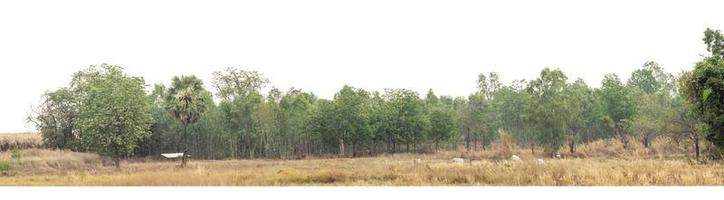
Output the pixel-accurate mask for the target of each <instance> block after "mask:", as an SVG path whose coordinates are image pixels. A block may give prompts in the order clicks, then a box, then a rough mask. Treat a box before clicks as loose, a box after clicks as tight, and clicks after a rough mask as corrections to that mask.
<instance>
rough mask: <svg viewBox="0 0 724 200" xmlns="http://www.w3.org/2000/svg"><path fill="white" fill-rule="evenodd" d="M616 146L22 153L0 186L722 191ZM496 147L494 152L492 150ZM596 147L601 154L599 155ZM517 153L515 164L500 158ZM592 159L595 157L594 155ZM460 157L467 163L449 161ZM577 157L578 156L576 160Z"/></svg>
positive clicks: (702, 171)
mask: <svg viewBox="0 0 724 200" xmlns="http://www.w3.org/2000/svg"><path fill="white" fill-rule="evenodd" d="M619 147H620V144H618V143H616V142H615V141H605V142H602V143H600V144H595V143H594V144H587V145H582V146H581V148H580V152H582V153H580V154H581V155H584V154H586V153H588V154H591V155H587V156H586V158H570V157H569V158H564V159H543V162H540V161H539V160H538V158H539V156H537V154H536V155H533V154H531V153H530V150H527V151H526V150H522V149H516V150H510V149H507V150H504V151H503V150H501V149H499V147H495V148H494V149H493V150H488V151H479V152H474V153H466V154H464V153H461V152H454V151H446V152H438V153H434V154H394V155H382V156H378V157H365V158H341V159H322V158H309V159H304V160H219V161H210V160H209V161H207V160H194V161H192V162H191V163H190V165H189V166H188V167H186V168H179V167H178V162H172V161H150V160H134V161H126V162H124V163H123V165H122V168H121V169H120V170H117V169H115V168H114V167H112V166H103V165H102V162H101V159H100V158H99V157H98V156H97V155H94V154H87V153H76V152H62V151H51V150H41V149H29V150H23V151H22V154H23V155H22V156H21V158H20V159H14V158H13V156H12V155H11V152H3V153H0V161H5V162H8V163H10V164H11V165H12V173H10V174H8V175H5V176H0V185H81V186H83V185H102V186H116V185H121V186H147V185H151V186H166V185H173V186H176V185H192V186H197V185H201V186H206V185H211V186H221V185H240V186H286V185H322V186H326V185H375V186H377V185H392V186H407V185H413V186H414V185H553V186H557V185H568V186H571V185H584V186H586V185H724V165H722V164H719V163H714V162H709V163H706V164H704V163H701V162H696V161H692V159H689V158H685V157H666V156H652V155H657V154H662V153H663V152H662V151H664V150H656V148H651V149H645V150H641V149H632V150H628V151H626V150H621V149H620V148H619ZM496 148H497V149H496ZM596 148H606V149H608V150H605V149H596ZM501 152H502V153H517V155H520V157H521V158H522V159H521V160H520V161H512V160H509V159H500V158H496V157H500V154H501ZM594 152H598V153H597V154H594ZM460 156H463V157H465V158H466V159H465V162H464V163H454V162H451V158H454V157H460ZM579 157H580V156H579Z"/></svg>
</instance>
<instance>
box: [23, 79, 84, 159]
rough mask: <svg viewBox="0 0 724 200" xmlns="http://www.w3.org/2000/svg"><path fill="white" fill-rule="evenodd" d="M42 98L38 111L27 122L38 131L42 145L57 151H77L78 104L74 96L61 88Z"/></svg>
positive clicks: (66, 89)
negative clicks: (33, 125)
mask: <svg viewBox="0 0 724 200" xmlns="http://www.w3.org/2000/svg"><path fill="white" fill-rule="evenodd" d="M42 98H43V100H42V104H41V105H40V106H38V109H39V110H37V111H36V113H35V114H34V116H30V117H29V119H28V121H30V122H33V123H34V124H35V127H36V128H37V129H38V131H40V134H41V135H42V138H43V143H44V144H45V145H46V146H49V147H53V148H57V149H77V148H76V147H77V145H78V144H77V142H78V141H77V139H78V136H77V135H76V134H77V132H78V131H77V127H76V118H77V115H78V110H77V108H78V107H77V106H78V103H77V99H76V98H75V95H74V94H73V93H72V91H71V90H69V89H68V88H61V89H58V90H56V91H52V92H46V93H45V94H43V97H42Z"/></svg>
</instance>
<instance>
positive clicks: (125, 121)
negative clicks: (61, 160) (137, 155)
mask: <svg viewBox="0 0 724 200" xmlns="http://www.w3.org/2000/svg"><path fill="white" fill-rule="evenodd" d="M73 85H74V86H75V87H77V89H78V91H79V93H80V95H79V97H80V101H79V102H80V104H79V107H78V111H79V112H78V119H77V123H78V129H79V131H80V132H81V133H82V135H81V139H82V141H83V145H84V146H85V147H86V148H87V149H89V150H92V151H95V152H98V153H100V154H101V155H108V156H112V157H114V158H115V159H116V166H117V167H119V162H118V159H120V158H121V157H125V156H129V155H131V154H132V153H133V152H134V148H136V144H137V143H138V141H139V140H141V139H143V138H145V137H147V136H148V134H149V133H150V126H151V123H152V116H151V106H150V103H149V102H148V100H147V97H146V94H145V91H144V90H143V88H144V81H143V79H142V78H138V77H130V76H128V75H126V74H125V73H123V71H122V68H120V67H118V66H113V65H106V64H102V65H100V66H91V67H90V68H88V69H86V70H83V71H80V72H78V73H76V74H75V75H74V82H73Z"/></svg>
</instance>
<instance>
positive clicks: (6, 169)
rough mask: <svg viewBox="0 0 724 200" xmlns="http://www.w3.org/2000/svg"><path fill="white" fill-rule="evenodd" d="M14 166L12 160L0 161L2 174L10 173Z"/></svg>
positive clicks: (0, 172)
mask: <svg viewBox="0 0 724 200" xmlns="http://www.w3.org/2000/svg"><path fill="white" fill-rule="evenodd" d="M12 169H13V167H12V166H10V162H8V161H4V160H3V161H0V174H2V175H8V174H10V170H12Z"/></svg>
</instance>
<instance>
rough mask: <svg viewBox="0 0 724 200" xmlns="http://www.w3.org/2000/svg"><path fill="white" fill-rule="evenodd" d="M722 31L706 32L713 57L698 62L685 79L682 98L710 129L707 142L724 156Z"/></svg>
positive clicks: (705, 35) (683, 79)
mask: <svg viewBox="0 0 724 200" xmlns="http://www.w3.org/2000/svg"><path fill="white" fill-rule="evenodd" d="M722 38H724V36H722V34H721V32H720V31H719V30H716V31H714V30H711V29H707V30H706V31H705V32H704V39H703V40H704V43H705V44H706V45H707V50H708V51H709V52H710V53H711V54H712V55H711V56H709V57H705V58H704V59H703V60H702V61H700V62H698V63H696V65H695V66H694V70H693V71H692V72H691V75H689V76H690V77H686V78H682V80H681V82H680V84H681V87H682V88H681V92H682V95H683V96H684V97H685V98H686V99H687V101H688V102H689V103H691V104H692V108H693V111H694V112H695V113H696V114H698V115H699V116H700V117H701V120H702V121H703V122H704V123H706V124H707V125H708V126H709V130H710V131H709V133H708V134H707V136H706V139H707V140H709V141H710V142H712V143H713V144H714V145H715V146H717V147H718V149H719V154H722V153H724V55H722V49H724V48H723V47H724V46H723V44H722V43H723V42H722V41H723V40H722Z"/></svg>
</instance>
